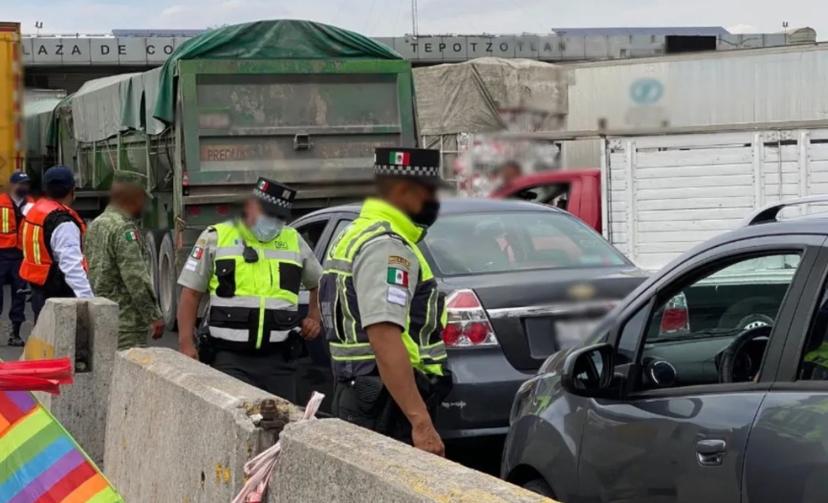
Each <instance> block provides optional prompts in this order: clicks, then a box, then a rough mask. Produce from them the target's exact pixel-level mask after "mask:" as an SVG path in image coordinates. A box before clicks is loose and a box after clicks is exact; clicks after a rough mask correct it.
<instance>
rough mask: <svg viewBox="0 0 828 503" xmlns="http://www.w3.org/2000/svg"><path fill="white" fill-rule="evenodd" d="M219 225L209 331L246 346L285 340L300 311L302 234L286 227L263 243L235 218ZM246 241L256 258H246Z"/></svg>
mask: <svg viewBox="0 0 828 503" xmlns="http://www.w3.org/2000/svg"><path fill="white" fill-rule="evenodd" d="M215 230H216V233H217V246H216V253H215V258H214V261H213V275H212V277H211V278H210V284H209V289H210V318H209V325H210V335H211V336H212V337H213V338H215V339H219V340H221V341H226V342H230V343H236V344H237V345H238V347H239V348H242V347H244V348H245V349H261V348H262V347H263V346H266V345H267V343H277V342H282V341H284V340H285V339H287V337H288V334H289V331H290V329H291V328H293V326H295V325H296V323H297V322H298V316H299V313H298V307H297V304H298V302H299V287H300V282H301V274H302V261H301V249H300V247H299V234H298V233H297V232H296V230H295V229H293V228H291V227H284V228H283V229H282V231H281V232H280V233H279V235H278V236H276V237H275V238H274V239H273V240H271V241H269V242H267V243H261V242H259V241H258V240H257V239H256V238H255V237H254V236H253V235H252V234H251V233H250V231H249V230H248V229H247V228H245V227H244V226H242V225H240V224H239V225H237V224H235V223H233V222H226V223H222V224H218V225H216V226H215ZM245 246H249V247H251V248H253V249H254V250H255V251H256V254H257V256H258V260H257V261H256V262H253V263H248V262H246V261H245V260H244V256H243V254H244V249H245Z"/></svg>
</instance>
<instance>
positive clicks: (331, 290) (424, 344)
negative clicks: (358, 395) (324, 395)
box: [319, 199, 446, 378]
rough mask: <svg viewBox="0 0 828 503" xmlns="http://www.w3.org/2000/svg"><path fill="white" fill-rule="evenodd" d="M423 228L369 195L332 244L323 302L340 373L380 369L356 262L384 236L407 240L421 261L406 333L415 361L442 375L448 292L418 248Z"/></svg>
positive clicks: (417, 365) (336, 369)
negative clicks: (359, 295) (364, 319)
mask: <svg viewBox="0 0 828 503" xmlns="http://www.w3.org/2000/svg"><path fill="white" fill-rule="evenodd" d="M423 232H424V231H423V229H422V228H420V227H418V226H417V225H416V224H414V222H412V221H411V219H410V218H408V216H406V215H405V214H404V213H402V212H401V211H399V210H398V209H396V208H394V207H393V206H391V205H389V204H387V203H385V202H383V201H380V200H377V199H368V200H366V201H365V204H364V205H363V206H362V211H361V212H360V214H359V217H358V218H357V219H356V220H354V222H353V223H352V224H351V225H349V226H348V227H347V228H346V229H344V230H343V231H342V233H341V234H340V235H339V237H338V238H337V240H336V242H335V243H334V245H333V246H331V249H330V251H329V252H328V255H327V256H326V257H325V271H324V274H323V275H322V280H321V281H320V284H319V301H320V306H321V308H322V315H323V325H324V328H325V334H326V337H327V339H328V346H329V348H330V353H331V360H332V361H333V368H334V374H335V375H336V376H337V377H340V378H351V377H356V376H360V375H368V374H371V373H374V372H375V370H376V358H375V356H374V352H373V350H372V349H371V345H370V344H369V342H368V335H367V334H366V332H365V330H364V329H363V328H362V324H361V323H360V320H361V317H360V315H359V306H358V305H357V302H356V290H355V288H354V280H353V277H352V266H353V262H354V258H355V257H356V256H357V254H358V253H359V251H360V249H362V247H363V246H364V245H365V244H366V243H368V242H369V241H371V240H372V239H375V238H377V237H380V236H384V235H391V236H394V237H395V238H397V239H400V240H401V241H402V242H403V243H405V245H406V246H408V248H409V249H410V250H411V251H412V252H413V253H414V255H415V256H416V257H417V262H418V263H419V265H420V267H419V269H420V271H419V277H418V278H417V288H416V290H415V292H414V295H413V296H412V298H411V305H410V308H409V313H408V319H407V323H406V326H405V329H404V330H403V333H402V340H403V344H405V348H406V350H407V351H408V358H409V360H410V362H411V366H412V367H413V368H415V369H417V370H420V371H422V372H424V373H427V374H435V375H442V374H443V363H444V362H445V360H446V347H445V345H444V344H443V340H442V338H441V333H442V330H443V327H444V326H445V312H444V311H445V296H444V295H443V294H442V293H441V292H440V291H438V289H437V282H436V280H435V279H434V275H433V274H432V272H431V267H430V266H429V265H428V262H427V261H426V259H425V257H423V254H422V252H421V251H420V249H419V248H418V247H417V242H418V241H419V240H420V238H421V237H422V235H423Z"/></svg>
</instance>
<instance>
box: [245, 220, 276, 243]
mask: <svg viewBox="0 0 828 503" xmlns="http://www.w3.org/2000/svg"><path fill="white" fill-rule="evenodd" d="M284 225H285V223H284V222H282V221H281V220H280V219H278V218H275V217H270V216H267V215H259V217H258V218H257V219H256V223H255V224H253V227H252V228H251V229H250V232H252V233H253V235H254V236H256V239H258V240H259V241H261V242H265V241H270V240H271V239H273V238H275V237H276V236H278V235H279V233H280V232H282V227H284Z"/></svg>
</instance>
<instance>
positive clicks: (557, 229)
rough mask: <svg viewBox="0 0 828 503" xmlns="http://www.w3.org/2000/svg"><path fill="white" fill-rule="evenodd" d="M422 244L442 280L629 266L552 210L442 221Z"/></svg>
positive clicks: (603, 243)
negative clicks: (478, 275)
mask: <svg viewBox="0 0 828 503" xmlns="http://www.w3.org/2000/svg"><path fill="white" fill-rule="evenodd" d="M425 244H426V246H427V247H428V250H429V251H430V252H431V255H432V256H433V258H434V262H435V266H436V268H437V269H438V270H439V271H440V272H441V273H442V274H443V275H456V274H474V273H485V272H505V271H518V270H529V269H547V268H576V267H608V266H619V265H624V264H626V263H627V262H626V261H625V260H624V258H623V256H622V255H621V254H620V253H618V251H616V250H615V249H614V248H613V247H612V246H610V245H609V243H607V242H606V241H605V240H604V239H603V238H602V237H601V236H600V235H598V234H597V233H595V231H593V230H592V229H590V228H589V227H587V226H586V225H584V224H583V223H581V222H580V221H578V220H576V219H575V218H572V217H570V216H568V215H565V214H561V213H555V212H551V211H536V212H535V211H525V212H507V213H474V214H465V215H447V216H443V217H440V219H439V220H437V223H436V224H435V225H434V226H433V227H432V228H431V229H429V231H428V234H426V238H425Z"/></svg>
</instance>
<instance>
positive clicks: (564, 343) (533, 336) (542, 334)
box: [523, 317, 600, 360]
mask: <svg viewBox="0 0 828 503" xmlns="http://www.w3.org/2000/svg"><path fill="white" fill-rule="evenodd" d="M599 321H600V318H594V319H593V318H587V319H585V318H577V319H566V318H563V319H562V318H552V317H540V318H525V319H524V320H523V329H524V331H525V332H526V341H527V343H528V345H529V354H530V356H531V357H532V358H534V359H537V360H540V359H544V358H546V357H547V356H549V355H551V354H552V353H555V352H557V351H560V350H562V349H568V348H570V347H572V346H575V345H578V344H580V343H581V342H583V341H584V340H585V339H586V338H587V337H588V336H589V335H590V334H591V333H592V331H593V330H594V329H595V327H596V326H597V325H598V322H599Z"/></svg>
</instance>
